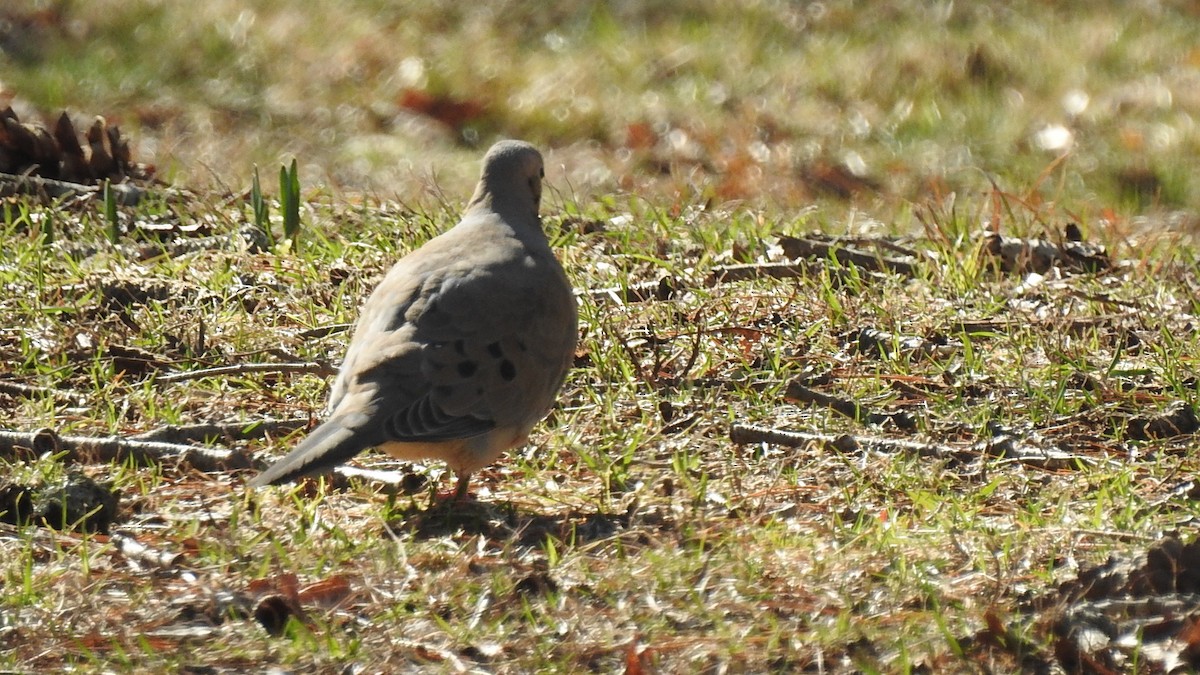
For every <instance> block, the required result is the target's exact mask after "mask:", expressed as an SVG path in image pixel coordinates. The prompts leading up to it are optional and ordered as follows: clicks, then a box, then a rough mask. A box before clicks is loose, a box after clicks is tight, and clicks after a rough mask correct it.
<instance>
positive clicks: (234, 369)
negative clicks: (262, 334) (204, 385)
mask: <svg viewBox="0 0 1200 675" xmlns="http://www.w3.org/2000/svg"><path fill="white" fill-rule="evenodd" d="M250 373H314V374H316V375H322V376H325V375H335V374H337V369H336V368H334V367H333V366H331V365H329V364H328V363H318V362H316V361H307V362H302V363H235V364H233V365H229V366H216V367H213V368H201V369H200V370H185V371H181V372H177V373H167V374H166V375H159V376H158V377H157V378H156V379H157V381H158V382H183V381H185V380H197V379H200V378H202V377H218V376H221V375H248V374H250Z"/></svg>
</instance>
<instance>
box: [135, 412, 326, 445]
mask: <svg viewBox="0 0 1200 675" xmlns="http://www.w3.org/2000/svg"><path fill="white" fill-rule="evenodd" d="M310 423H311V420H310V419H309V418H307V417H295V418H291V419H283V420H274V419H261V420H248V421H243V422H219V423H215V424H211V423H206V424H185V425H175V424H168V425H166V426H162V427H159V428H157V429H151V430H150V431H146V432H143V433H140V434H135V435H133V436H130V439H131V440H135V441H157V442H160V443H186V442H188V441H207V440H211V439H227V440H231V441H246V440H250V439H252V438H264V437H266V436H269V435H272V434H281V435H286V434H290V433H292V432H294V431H296V430H297V429H303V428H305V427H307V426H308V425H309V424H310Z"/></svg>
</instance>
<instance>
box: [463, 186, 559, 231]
mask: <svg viewBox="0 0 1200 675" xmlns="http://www.w3.org/2000/svg"><path fill="white" fill-rule="evenodd" d="M523 192H524V191H520V190H513V189H508V190H489V189H488V186H487V185H486V184H483V183H481V184H480V185H479V187H478V188H477V189H476V190H475V195H474V196H473V197H471V201H470V203H468V204H467V210H466V214H464V215H468V214H481V215H482V214H488V213H494V214H496V215H498V216H500V218H501V219H502V220H503V221H504V222H506V223H508V224H509V225H510V226H511V227H512V228H513V229H514V230H517V231H518V234H519V235H520V234H528V233H525V232H522V231H521V230H524V229H533V230H536V233H537V234H538V235H541V236H543V237H544V236H545V235H544V234H543V233H542V221H541V218H540V217H538V205H537V204H536V203H534V201H533V200H532V199H531V198H530V197H529V196H527V195H526V194H523Z"/></svg>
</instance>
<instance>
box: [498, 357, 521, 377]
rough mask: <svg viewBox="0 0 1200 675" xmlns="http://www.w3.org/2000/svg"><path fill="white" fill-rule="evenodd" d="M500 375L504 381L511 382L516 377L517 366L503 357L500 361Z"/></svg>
mask: <svg viewBox="0 0 1200 675" xmlns="http://www.w3.org/2000/svg"><path fill="white" fill-rule="evenodd" d="M500 377H503V378H504V381H505V382H512V381H513V380H514V379H516V377H517V367H516V366H514V365H513V362H512V361H509V360H508V359H504V360H503V361H501V362H500Z"/></svg>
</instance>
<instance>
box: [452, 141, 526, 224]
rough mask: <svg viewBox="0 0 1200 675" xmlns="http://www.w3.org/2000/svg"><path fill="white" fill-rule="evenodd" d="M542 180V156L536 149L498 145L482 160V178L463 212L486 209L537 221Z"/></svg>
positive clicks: (521, 144) (506, 143)
mask: <svg viewBox="0 0 1200 675" xmlns="http://www.w3.org/2000/svg"><path fill="white" fill-rule="evenodd" d="M543 176H545V170H544V169H543V165H542V153H540V152H538V150H537V148H535V147H533V146H532V145H530V144H528V143H526V142H525V141H500V142H499V143H496V144H495V145H493V146H492V148H491V149H490V150H488V152H487V154H486V155H484V157H483V174H482V175H481V176H480V177H479V186H478V187H476V188H475V196H473V197H471V203H470V205H469V206H468V207H467V209H468V210H472V209H477V208H488V209H491V210H493V211H495V212H496V213H498V214H500V215H504V216H509V215H512V216H518V217H521V218H525V217H532V218H533V219H534V221H537V217H538V207H539V206H540V205H541V202H542V177H543Z"/></svg>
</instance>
